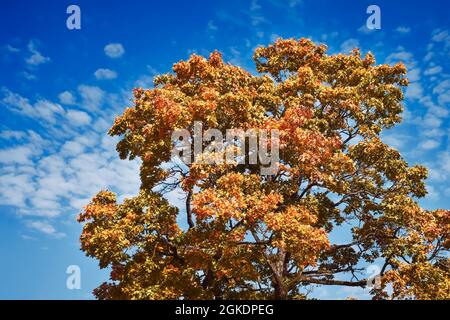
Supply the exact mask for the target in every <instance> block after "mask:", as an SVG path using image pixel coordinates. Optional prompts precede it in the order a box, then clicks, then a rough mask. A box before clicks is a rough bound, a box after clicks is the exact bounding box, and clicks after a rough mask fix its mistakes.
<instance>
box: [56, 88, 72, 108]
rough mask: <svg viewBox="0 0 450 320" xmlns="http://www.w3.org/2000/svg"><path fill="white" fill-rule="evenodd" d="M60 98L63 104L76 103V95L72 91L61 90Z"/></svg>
mask: <svg viewBox="0 0 450 320" xmlns="http://www.w3.org/2000/svg"><path fill="white" fill-rule="evenodd" d="M58 99H59V102H60V103H61V104H65V105H74V104H75V103H76V102H75V97H74V95H73V94H72V93H71V92H70V91H64V92H61V93H60V94H59V95H58Z"/></svg>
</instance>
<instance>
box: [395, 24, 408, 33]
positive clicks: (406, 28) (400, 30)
mask: <svg viewBox="0 0 450 320" xmlns="http://www.w3.org/2000/svg"><path fill="white" fill-rule="evenodd" d="M395 31H397V32H398V33H403V34H405V33H409V32H410V31H411V28H408V27H404V26H400V27H397V28H396V29H395Z"/></svg>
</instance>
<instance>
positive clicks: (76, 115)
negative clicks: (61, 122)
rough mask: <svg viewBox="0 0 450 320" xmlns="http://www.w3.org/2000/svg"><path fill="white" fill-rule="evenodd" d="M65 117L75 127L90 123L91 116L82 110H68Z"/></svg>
mask: <svg viewBox="0 0 450 320" xmlns="http://www.w3.org/2000/svg"><path fill="white" fill-rule="evenodd" d="M66 116H67V119H68V120H69V121H70V123H71V124H73V125H74V126H76V127H80V126H85V125H88V124H89V123H91V117H90V116H89V114H87V113H86V112H84V111H79V110H73V109H71V110H68V111H67V115H66Z"/></svg>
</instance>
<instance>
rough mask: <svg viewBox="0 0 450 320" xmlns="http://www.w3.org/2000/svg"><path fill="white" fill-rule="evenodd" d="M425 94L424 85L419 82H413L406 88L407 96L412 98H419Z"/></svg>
mask: <svg viewBox="0 0 450 320" xmlns="http://www.w3.org/2000/svg"><path fill="white" fill-rule="evenodd" d="M422 96H423V88H422V85H421V84H420V83H418V82H413V83H411V84H410V85H409V86H408V87H407V88H406V93H405V97H406V98H407V99H410V100H418V99H420V98H422Z"/></svg>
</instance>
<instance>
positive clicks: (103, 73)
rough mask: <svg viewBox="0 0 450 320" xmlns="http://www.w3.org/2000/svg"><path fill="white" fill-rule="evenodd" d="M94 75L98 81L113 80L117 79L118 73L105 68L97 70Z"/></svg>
mask: <svg viewBox="0 0 450 320" xmlns="http://www.w3.org/2000/svg"><path fill="white" fill-rule="evenodd" d="M94 75H95V77H96V78H97V79H98V80H111V79H115V78H117V72H115V71H113V70H110V69H103V68H100V69H97V70H96V71H95V72H94Z"/></svg>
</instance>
